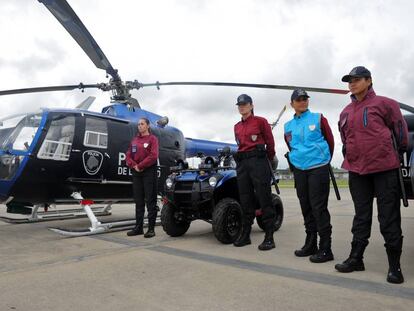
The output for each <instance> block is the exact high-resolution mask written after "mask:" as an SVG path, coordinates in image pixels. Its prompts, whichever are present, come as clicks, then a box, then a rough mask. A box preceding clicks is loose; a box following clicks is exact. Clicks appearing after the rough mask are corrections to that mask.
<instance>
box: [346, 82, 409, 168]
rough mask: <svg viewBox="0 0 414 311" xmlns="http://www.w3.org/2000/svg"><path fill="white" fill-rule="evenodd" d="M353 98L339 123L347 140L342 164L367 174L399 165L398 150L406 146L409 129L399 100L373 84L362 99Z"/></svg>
mask: <svg viewBox="0 0 414 311" xmlns="http://www.w3.org/2000/svg"><path fill="white" fill-rule="evenodd" d="M351 99H352V102H351V103H350V104H349V105H348V106H346V107H345V109H344V110H343V111H342V112H341V115H340V117H339V123H338V125H339V131H340V132H341V139H342V143H343V144H344V147H343V148H344V150H343V151H344V152H343V153H344V162H343V163H342V168H344V169H346V170H348V171H351V172H354V173H358V174H361V175H364V174H371V173H376V172H383V171H387V170H391V169H395V168H398V167H400V158H399V154H398V153H402V152H404V151H405V150H406V149H407V143H408V130H407V124H406V122H405V120H404V118H403V116H402V114H401V111H400V107H399V105H398V103H397V102H396V101H395V100H393V99H390V98H387V97H383V96H377V95H376V94H375V92H374V90H373V88H372V87H371V88H370V89H369V90H368V93H367V95H366V96H365V98H364V99H363V100H362V101H358V100H357V99H356V98H355V96H353V95H351ZM392 133H394V136H395V138H396V143H397V149H398V150H396V149H395V148H394V146H393V141H392Z"/></svg>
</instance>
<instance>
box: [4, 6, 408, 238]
mask: <svg viewBox="0 0 414 311" xmlns="http://www.w3.org/2000/svg"><path fill="white" fill-rule="evenodd" d="M38 1H39V2H40V3H41V4H43V5H44V6H45V7H46V8H47V9H48V10H49V11H50V12H51V13H52V14H53V15H54V16H55V18H56V19H57V20H58V21H59V22H60V23H61V24H62V26H63V27H64V28H65V29H66V31H68V33H69V34H70V35H71V36H72V37H73V38H74V39H75V41H76V42H77V43H78V45H79V46H80V47H81V48H82V49H83V51H84V52H85V54H86V55H87V56H88V57H89V58H90V60H91V61H92V62H93V63H94V64H95V66H96V67H97V68H98V69H102V70H105V72H106V74H107V76H110V79H109V81H108V82H105V83H94V84H84V83H78V84H73V85H58V86H45V87H32V88H22V89H13V90H2V91H0V96H5V95H12V94H25V93H36V92H46V91H73V90H84V89H88V88H93V89H100V90H102V91H105V92H110V93H111V96H110V103H109V104H108V105H107V106H106V107H104V108H103V109H102V111H101V112H100V113H99V112H91V111H89V110H87V108H88V105H89V104H90V102H91V99H87V100H86V101H85V102H84V103H82V104H81V105H79V106H78V107H77V108H75V109H63V108H58V109H51V108H44V109H40V110H39V111H36V112H33V113H24V114H20V115H14V116H10V117H8V118H4V119H2V120H1V121H0V122H1V123H0V202H1V203H3V204H5V205H6V206H7V210H8V211H9V212H12V213H21V214H30V215H31V217H29V220H30V221H36V220H42V219H44V220H48V219H50V218H48V217H47V216H42V217H44V218H42V217H38V216H39V214H38V210H39V208H42V207H43V208H44V209H45V210H47V209H48V207H49V206H54V205H59V204H73V203H75V204H77V203H80V204H81V209H80V210H81V211H83V212H84V213H86V215H87V216H88V218H89V220H90V222H91V227H90V228H88V229H87V230H86V231H85V232H82V233H79V234H78V233H76V235H80V234H82V235H83V234H94V233H101V232H104V231H107V230H109V229H110V228H113V227H114V226H115V225H114V224H113V223H110V224H103V223H101V222H99V221H98V220H97V218H96V216H98V215H107V214H108V213H109V211H110V206H111V205H112V204H113V203H119V202H132V201H133V199H132V187H131V184H132V182H131V176H130V175H131V172H130V171H129V168H128V167H127V166H126V162H125V152H126V150H127V148H128V145H129V142H130V140H131V139H132V137H133V136H134V135H135V133H136V129H137V121H138V120H139V119H140V118H143V117H145V118H147V119H148V120H149V121H150V125H151V130H152V132H153V133H154V135H156V136H157V137H158V139H159V142H160V144H159V146H160V152H159V154H160V156H159V163H158V177H159V179H158V181H159V189H160V191H161V194H162V189H163V185H164V182H165V179H166V177H167V176H168V175H169V172H170V167H171V166H174V165H176V164H177V163H183V162H184V161H185V159H186V158H189V157H193V156H217V155H218V154H219V152H220V150H222V149H223V148H224V147H226V146H229V147H230V148H231V149H232V150H233V151H235V150H236V148H237V146H236V145H234V144H229V143H224V142H217V141H208V140H203V139H194V138H186V137H184V135H183V133H182V132H181V131H180V130H179V129H178V128H175V127H172V126H169V125H168V123H169V121H168V118H167V117H163V116H161V115H158V114H155V113H153V112H150V111H148V110H145V109H143V108H142V107H141V105H140V104H139V103H138V101H137V100H136V99H135V98H134V97H132V95H131V91H132V90H140V89H142V88H144V87H155V88H157V89H160V87H161V86H180V85H182V86H221V87H244V88H262V89H283V90H293V89H295V88H298V87H299V86H289V85H273V84H251V83H235V82H194V81H190V82H185V81H184V82H163V83H161V82H158V81H156V82H155V83H141V82H138V80H133V81H123V80H122V79H121V77H120V75H119V73H118V70H117V69H115V68H114V67H113V66H112V65H111V63H110V62H109V60H108V58H107V57H106V56H105V54H104V53H103V51H102V50H101V48H100V47H99V45H98V44H97V42H96V41H95V39H94V38H93V36H92V35H91V34H90V32H89V31H88V30H87V28H86V26H85V25H84V24H83V22H82V21H81V20H80V19H79V17H78V16H77V15H76V13H75V12H74V11H73V9H72V8H71V7H70V5H69V4H68V2H67V1H66V0H38ZM300 88H303V89H305V90H307V91H313V92H324V93H335V94H346V93H348V90H340V89H326V88H315V87H300ZM408 107H409V108H411V109H412V107H410V106H408ZM410 161H411V159H410ZM410 163H411V162H410ZM407 167H408V166H407ZM411 176H413V175H412V174H411ZM410 182H411V181H410ZM93 203H103V204H106V206H105V207H104V208H102V209H95V210H94V209H93V208H92V207H91V206H92V204H93ZM45 214H47V213H45ZM69 214H70V212H69ZM65 216H66V211H63V212H62V213H61V214H58V215H57V216H56V218H58V219H62V218H65ZM54 217H55V216H54ZM69 217H72V214H70V216H69ZM128 224H129V223H128ZM117 225H120V226H124V225H127V223H126V222H120V223H119V224H117ZM58 232H59V233H62V234H67V235H74V234H71V233H68V232H66V231H64V230H58Z"/></svg>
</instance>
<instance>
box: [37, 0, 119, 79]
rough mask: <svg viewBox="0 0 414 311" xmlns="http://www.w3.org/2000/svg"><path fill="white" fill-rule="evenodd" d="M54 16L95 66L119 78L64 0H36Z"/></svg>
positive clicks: (114, 77)
mask: <svg viewBox="0 0 414 311" xmlns="http://www.w3.org/2000/svg"><path fill="white" fill-rule="evenodd" d="M38 1H39V2H40V3H42V4H44V5H45V6H46V8H47V9H48V10H49V11H50V12H51V13H52V14H53V15H54V16H55V17H56V19H57V20H58V21H59V22H60V23H61V24H62V26H63V27H64V28H65V29H66V30H67V32H69V34H70V35H71V36H72V37H73V39H75V41H76V42H77V43H78V44H79V45H80V47H81V48H82V49H83V50H84V52H85V53H86V55H88V56H89V58H90V59H91V60H92V62H93V63H94V64H95V66H96V67H98V68H99V69H104V70H106V72H107V73H108V74H109V75H111V76H112V78H113V79H114V80H121V78H120V76H119V75H118V71H117V70H116V69H114V68H113V67H112V65H111V63H110V62H109V60H108V58H107V57H106V56H105V54H104V52H103V51H102V50H101V48H100V47H99V45H98V43H96V41H95V39H94V38H93V37H92V35H91V34H90V32H89V31H88V29H87V28H86V27H85V25H84V24H83V23H82V21H81V20H80V19H79V17H78V16H77V15H76V13H75V11H73V9H72V8H71V6H70V5H69V4H68V3H67V2H66V0H38Z"/></svg>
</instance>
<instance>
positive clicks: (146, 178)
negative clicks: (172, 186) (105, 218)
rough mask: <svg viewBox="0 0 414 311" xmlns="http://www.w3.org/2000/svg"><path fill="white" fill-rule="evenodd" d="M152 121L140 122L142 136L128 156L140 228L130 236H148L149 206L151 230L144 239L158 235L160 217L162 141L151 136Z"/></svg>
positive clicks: (130, 146)
mask: <svg viewBox="0 0 414 311" xmlns="http://www.w3.org/2000/svg"><path fill="white" fill-rule="evenodd" d="M149 124H150V123H149V120H148V119H146V118H141V119H139V121H138V133H137V135H136V136H135V137H134V138H133V139H132V141H131V143H130V145H129V148H128V151H127V153H126V163H127V165H128V166H129V168H130V169H131V171H132V180H133V192H134V200H135V215H136V219H137V222H136V225H135V228H134V229H133V230H131V231H128V233H127V235H128V236H133V235H141V234H143V233H144V231H143V224H144V212H145V204H146V205H147V211H148V231H147V232H146V233H145V235H144V237H146V238H152V237H153V236H155V231H154V227H155V220H156V218H157V205H156V203H157V159H158V139H157V137H155V135H153V134H151V129H150V125H149Z"/></svg>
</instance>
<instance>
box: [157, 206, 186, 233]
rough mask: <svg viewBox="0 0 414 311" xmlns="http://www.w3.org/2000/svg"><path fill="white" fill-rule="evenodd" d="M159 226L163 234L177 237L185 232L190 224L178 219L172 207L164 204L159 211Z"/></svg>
mask: <svg viewBox="0 0 414 311" xmlns="http://www.w3.org/2000/svg"><path fill="white" fill-rule="evenodd" d="M161 224H162V228H163V229H164V231H165V233H167V234H168V235H169V236H172V237H177V236H182V235H183V234H184V233H186V232H187V230H188V228H190V224H191V222H189V221H186V220H180V219H178V218H177V213H176V209H175V208H174V206H173V205H171V204H170V203H166V204H164V205H163V207H162V209H161Z"/></svg>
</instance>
